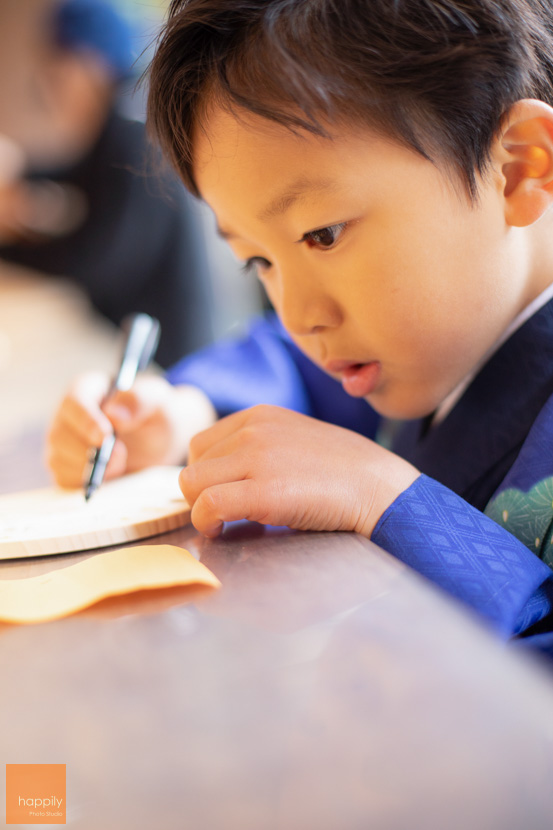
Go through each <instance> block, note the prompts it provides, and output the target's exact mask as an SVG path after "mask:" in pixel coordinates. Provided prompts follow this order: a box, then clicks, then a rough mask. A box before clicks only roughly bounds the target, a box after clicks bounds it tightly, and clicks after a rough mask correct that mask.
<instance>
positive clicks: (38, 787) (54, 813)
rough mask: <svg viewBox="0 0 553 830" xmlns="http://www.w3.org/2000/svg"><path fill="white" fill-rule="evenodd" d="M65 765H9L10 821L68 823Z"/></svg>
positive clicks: (8, 813) (7, 811) (7, 773)
mask: <svg viewBox="0 0 553 830" xmlns="http://www.w3.org/2000/svg"><path fill="white" fill-rule="evenodd" d="M65 807H66V801H65V764H6V824H65Z"/></svg>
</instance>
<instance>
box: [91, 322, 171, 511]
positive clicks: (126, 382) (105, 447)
mask: <svg viewBox="0 0 553 830" xmlns="http://www.w3.org/2000/svg"><path fill="white" fill-rule="evenodd" d="M122 328H123V329H126V330H127V339H126V341H125V347H124V349H123V357H122V358H121V365H120V366H119V371H118V373H117V376H116V378H115V380H114V381H113V382H112V384H111V386H110V388H109V389H108V392H107V395H106V397H105V398H104V400H103V403H105V401H107V400H108V399H109V398H110V397H111V396H112V395H113V394H114V393H115V392H126V391H127V390H128V389H130V388H131V386H132V385H133V383H134V381H135V378H136V375H137V372H140V371H142V370H143V369H145V368H146V367H147V366H148V364H149V363H150V361H151V360H152V358H153V356H154V354H155V351H156V349H157V344H158V343H159V335H160V325H159V321H158V320H156V319H155V318H154V317H150V316H149V314H134V315H132V316H131V317H129V318H126V319H125V320H124V321H123V323H122ZM114 446H115V433H111V435H106V437H105V438H104V440H103V441H102V444H101V446H99V447H97V448H94V449H92V450H91V457H90V461H89V467H88V470H87V474H86V476H85V481H86V483H85V491H84V497H85V500H86V501H88V500H89V498H90V497H91V495H92V494H93V493H94V491H95V490H97V489H98V487H99V486H100V484H101V483H102V481H103V480H104V475H105V473H106V467H107V465H108V462H109V460H110V458H111V454H112V452H113V447H114Z"/></svg>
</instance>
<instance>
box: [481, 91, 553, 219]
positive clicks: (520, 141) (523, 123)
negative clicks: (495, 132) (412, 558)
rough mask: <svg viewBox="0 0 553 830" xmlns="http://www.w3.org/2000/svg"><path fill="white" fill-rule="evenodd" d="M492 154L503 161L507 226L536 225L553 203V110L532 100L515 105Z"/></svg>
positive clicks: (525, 100)
mask: <svg viewBox="0 0 553 830" xmlns="http://www.w3.org/2000/svg"><path fill="white" fill-rule="evenodd" d="M492 155H495V157H496V161H499V162H500V167H501V174H502V179H503V197H504V200H505V218H506V220H507V223H508V224H509V225H513V226H516V227H525V226H527V225H531V224H532V223H533V222H536V221H537V220H538V219H539V218H540V217H541V216H543V214H544V213H545V212H546V210H547V209H548V208H549V207H550V205H551V204H552V203H553V108H552V107H550V106H548V105H547V104H545V103H543V102H542V101H534V100H530V99H524V100H521V101H517V102H516V104H513V106H512V107H511V109H510V110H509V112H508V113H507V116H506V119H505V121H504V124H503V130H502V133H501V136H500V137H499V138H498V140H497V142H496V146H495V149H494V150H492Z"/></svg>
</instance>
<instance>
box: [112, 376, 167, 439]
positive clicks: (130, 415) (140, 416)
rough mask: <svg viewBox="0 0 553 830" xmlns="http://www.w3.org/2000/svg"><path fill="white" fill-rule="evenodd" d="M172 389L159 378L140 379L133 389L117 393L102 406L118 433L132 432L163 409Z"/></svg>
mask: <svg viewBox="0 0 553 830" xmlns="http://www.w3.org/2000/svg"><path fill="white" fill-rule="evenodd" d="M169 392H172V387H170V386H169V384H168V383H167V382H166V381H165V380H163V379H162V378H158V377H145V378H138V380H137V381H136V382H135V384H134V386H133V387H132V389H129V390H128V391H125V392H115V393H114V394H113V395H112V396H111V397H110V398H109V399H108V400H107V401H106V402H105V404H104V405H103V406H102V409H103V411H104V413H105V414H106V415H107V416H108V417H109V419H110V421H111V423H112V424H113V426H114V428H115V430H116V431H117V432H121V433H125V432H130V431H132V430H134V429H136V428H137V426H139V424H141V423H142V422H143V421H145V420H147V419H148V418H149V417H150V416H151V415H152V414H153V413H154V412H155V411H156V410H157V409H159V408H160V407H163V406H164V404H165V403H166V401H167V397H168V394H169Z"/></svg>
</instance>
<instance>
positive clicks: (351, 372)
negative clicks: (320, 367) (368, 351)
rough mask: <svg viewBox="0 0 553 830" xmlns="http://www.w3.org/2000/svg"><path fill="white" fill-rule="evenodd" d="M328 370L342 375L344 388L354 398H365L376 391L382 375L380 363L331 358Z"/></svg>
mask: <svg viewBox="0 0 553 830" xmlns="http://www.w3.org/2000/svg"><path fill="white" fill-rule="evenodd" d="M325 369H326V370H327V372H330V373H331V374H337V375H341V381H342V386H343V388H344V390H345V391H346V392H347V393H348V395H351V396H352V397H353V398H365V397H367V395H370V394H371V392H373V391H374V389H375V388H376V385H377V383H378V380H379V377H380V363H379V362H378V361H377V360H373V361H371V362H370V363H352V362H351V361H347V360H331V361H329V362H328V363H327V364H326V365H325Z"/></svg>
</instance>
